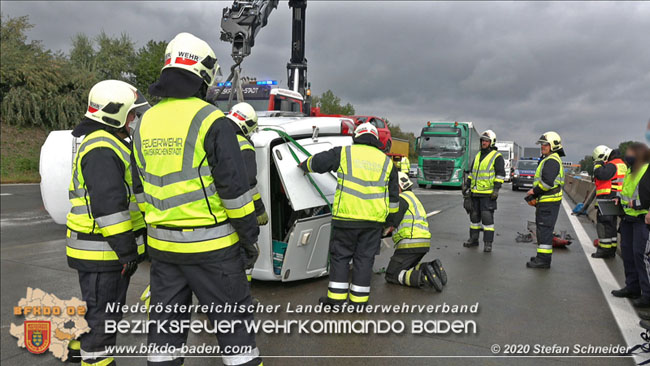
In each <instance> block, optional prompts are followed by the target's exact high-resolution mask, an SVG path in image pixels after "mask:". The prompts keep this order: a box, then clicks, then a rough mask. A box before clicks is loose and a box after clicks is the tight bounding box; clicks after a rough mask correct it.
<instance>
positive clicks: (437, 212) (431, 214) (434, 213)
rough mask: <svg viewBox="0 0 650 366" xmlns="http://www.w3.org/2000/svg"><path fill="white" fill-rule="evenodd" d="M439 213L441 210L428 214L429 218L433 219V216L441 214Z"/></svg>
mask: <svg viewBox="0 0 650 366" xmlns="http://www.w3.org/2000/svg"><path fill="white" fill-rule="evenodd" d="M439 213H440V210H435V211H433V212H429V213H428V214H427V217H431V216H433V215H437V214H439Z"/></svg>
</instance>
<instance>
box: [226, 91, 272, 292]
mask: <svg viewBox="0 0 650 366" xmlns="http://www.w3.org/2000/svg"><path fill="white" fill-rule="evenodd" d="M226 118H228V119H229V120H231V121H232V123H233V129H234V130H235V133H236V134H237V142H239V149H240V150H241V155H242V158H244V163H245V164H246V173H247V176H248V184H249V186H250V192H251V196H252V197H253V204H254V205H255V215H256V216H257V224H258V225H266V224H268V222H269V215H268V214H267V213H266V208H265V207H264V202H262V196H261V195H260V192H259V191H258V189H257V161H256V160H255V147H254V146H253V143H252V142H251V140H250V136H251V134H252V133H253V132H255V130H257V113H255V109H254V108H253V106H251V105H250V104H248V103H237V104H235V105H234V106H233V107H232V108H231V109H230V112H228V114H227V115H226ZM252 273H253V268H249V269H248V270H246V277H247V278H248V282H251V280H252Z"/></svg>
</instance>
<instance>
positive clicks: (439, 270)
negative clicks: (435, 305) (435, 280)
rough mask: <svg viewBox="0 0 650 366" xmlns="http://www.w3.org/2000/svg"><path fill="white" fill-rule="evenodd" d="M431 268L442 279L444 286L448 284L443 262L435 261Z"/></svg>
mask: <svg viewBox="0 0 650 366" xmlns="http://www.w3.org/2000/svg"><path fill="white" fill-rule="evenodd" d="M429 264H431V267H433V270H434V271H435V272H436V274H437V275H438V277H440V282H442V285H443V286H444V285H446V284H447V271H445V267H443V266H442V262H441V261H440V259H435V260H433V262H430V263H429Z"/></svg>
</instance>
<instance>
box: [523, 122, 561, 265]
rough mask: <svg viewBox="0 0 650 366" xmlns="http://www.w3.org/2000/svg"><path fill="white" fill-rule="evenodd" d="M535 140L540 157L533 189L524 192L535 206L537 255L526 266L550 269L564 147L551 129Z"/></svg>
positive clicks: (559, 197)
mask: <svg viewBox="0 0 650 366" xmlns="http://www.w3.org/2000/svg"><path fill="white" fill-rule="evenodd" d="M537 143H538V144H540V145H541V148H540V149H541V152H542V158H541V161H540V162H539V165H538V166H537V171H536V172H535V180H534V181H533V188H532V189H530V190H529V191H528V192H527V195H526V201H527V202H528V203H529V204H530V205H532V206H535V225H536V227H537V255H536V256H535V257H531V258H530V261H529V262H527V263H526V267H528V268H551V256H552V254H553V230H554V229H555V222H556V221H557V216H558V213H559V211H560V204H561V202H562V187H563V186H564V167H563V166H562V159H561V158H560V157H561V156H564V148H563V147H562V139H561V138H560V135H559V134H557V133H556V132H553V131H549V132H546V133H545V134H543V135H542V136H541V137H540V138H539V140H538V141H537Z"/></svg>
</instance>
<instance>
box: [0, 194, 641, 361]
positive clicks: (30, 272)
mask: <svg viewBox="0 0 650 366" xmlns="http://www.w3.org/2000/svg"><path fill="white" fill-rule="evenodd" d="M442 192H444V193H440V194H439V193H437V192H436V190H430V191H423V192H419V191H418V190H416V194H418V195H419V196H420V197H421V199H422V201H423V203H424V205H425V207H426V208H427V211H429V212H430V211H431V210H435V209H438V208H441V207H448V206H450V205H455V204H456V203H455V202H458V201H460V200H461V198H460V193H459V192H458V191H456V192H455V193H454V192H453V191H451V192H452V193H448V191H442ZM521 196H522V195H521V194H520V195H518V196H512V202H511V203H515V202H518V200H519V199H520V198H521ZM508 201H509V199H508V194H507V193H505V192H504V194H503V197H502V198H500V201H499V202H500V210H499V211H497V213H498V214H499V213H501V212H503V211H505V210H506V209H507V206H508V205H509V204H510V203H508ZM522 208H523V209H528V207H527V206H525V207H522ZM522 208H518V209H517V208H516V205H515V209H512V210H513V212H514V214H516V216H517V217H523V216H524V212H527V211H522ZM520 221H522V222H520V223H518V224H516V225H514V224H513V227H511V228H508V227H504V229H503V230H504V232H503V233H501V228H500V226H501V225H504V226H506V221H505V220H501V219H499V218H497V230H498V234H499V235H498V236H497V238H499V240H497V241H496V242H495V252H494V253H492V254H490V255H486V254H483V253H482V252H480V251H476V250H468V249H465V248H462V246H461V243H462V241H463V240H464V239H465V238H466V235H467V222H468V220H467V215H466V214H465V213H464V211H463V210H462V208H460V209H459V208H458V207H455V208H453V209H450V210H443V211H442V212H441V213H439V214H438V215H436V216H433V217H432V218H431V220H430V224H431V230H432V233H433V236H434V239H433V240H432V241H433V245H432V253H430V254H429V255H428V256H427V259H432V258H433V257H434V256H435V257H440V258H441V259H442V261H443V264H444V265H445V267H446V268H447V271H448V273H449V276H450V282H449V284H448V285H447V287H446V288H445V291H444V292H442V293H440V294H438V293H435V292H433V291H421V290H417V289H411V288H405V287H402V286H396V285H390V284H387V283H386V282H385V280H384V279H383V276H382V275H373V278H372V293H371V300H370V302H371V303H373V304H401V303H402V302H406V303H407V304H441V303H443V302H447V303H448V304H454V303H457V304H463V303H472V302H476V301H479V300H480V304H481V311H480V313H479V314H478V315H473V316H468V317H466V319H475V320H476V321H477V323H478V326H479V333H478V334H477V335H466V336H458V335H446V336H442V335H440V336H417V335H408V334H407V335H392V334H391V335H313V334H310V335H305V334H297V333H292V334H289V335H286V334H280V335H269V334H260V335H258V336H257V342H258V346H259V347H260V349H261V351H262V353H263V354H266V355H295V356H301V355H302V356H319V355H321V356H328V355H373V356H377V355H381V356H391V355H392V356H394V355H416V356H417V355H475V356H489V355H490V351H489V347H490V345H492V344H495V343H496V342H497V341H499V342H514V341H517V342H518V343H523V341H525V340H528V341H534V342H535V343H546V342H543V341H544V340H549V342H550V341H553V343H558V344H561V343H560V341H561V340H563V339H564V338H567V337H569V336H568V335H566V334H565V335H564V338H562V337H560V338H559V339H557V337H556V336H555V332H550V331H549V330H548V329H546V328H543V329H534V330H533V331H530V332H529V333H528V338H525V337H523V336H522V333H525V332H527V330H526V328H527V327H529V326H530V324H529V322H528V323H527V322H523V323H522V321H521V319H520V318H522V317H524V318H527V317H529V316H530V315H531V313H532V314H537V313H539V311H538V310H539V309H537V306H538V304H537V302H535V301H529V302H528V303H526V301H527V298H528V297H529V296H530V295H529V292H530V287H531V286H526V285H520V286H518V287H515V288H514V290H515V291H517V292H520V294H519V297H522V299H518V298H517V302H516V303H513V301H507V300H506V299H504V298H505V297H507V296H512V295H511V294H506V295H503V294H500V293H499V291H501V292H503V289H501V288H512V287H513V286H512V283H511V282H513V281H514V282H517V281H520V279H519V278H520V277H522V275H523V277H524V278H526V277H533V276H538V277H541V276H546V277H549V275H548V274H550V276H553V275H554V273H555V271H554V270H556V269H557V268H556V267H557V266H558V265H557V263H559V260H558V259H557V256H556V258H554V267H553V269H552V270H551V272H547V273H548V274H547V275H544V274H543V273H541V272H535V271H530V270H527V269H525V268H524V266H523V264H524V262H523V261H525V260H527V257H528V256H530V255H533V254H531V253H533V252H534V245H532V244H528V246H524V247H523V248H525V249H526V250H525V251H523V253H522V254H520V255H518V256H517V258H516V261H512V260H510V261H507V259H508V258H502V257H505V256H506V255H507V254H508V252H507V251H506V250H505V244H501V241H502V240H501V237H503V236H505V235H506V231H510V232H511V234H514V232H515V230H517V231H522V230H523V229H522V227H525V226H523V225H525V222H523V220H520ZM520 226H522V227H520ZM31 229H32V230H38V228H31ZM513 238H514V237H513ZM512 242H514V239H512ZM64 243H65V242H64V241H63V240H58V241H52V242H43V243H35V244H33V245H28V246H24V247H21V248H7V249H4V248H3V250H2V289H3V290H2V308H3V310H2V314H3V322H2V327H3V329H8V322H10V321H14V322H17V321H18V318H13V317H11V316H9V319H7V315H8V314H11V312H10V311H11V306H13V305H15V303H17V301H18V300H19V299H20V298H21V297H23V296H24V292H25V289H26V287H27V286H32V287H39V288H41V289H43V290H44V291H47V292H54V293H56V294H57V296H59V297H60V298H69V297H72V296H76V297H80V292H79V288H78V279H77V275H76V272H75V271H73V270H71V269H69V268H68V267H67V263H66V260H65V244H64ZM519 245H522V244H519ZM502 247H503V248H502ZM36 253H37V254H36ZM391 253H392V250H390V249H386V248H383V249H382V253H381V255H380V256H379V257H377V261H376V265H375V267H376V269H378V268H381V266H385V265H386V264H387V262H388V258H389V257H390V254H391ZM580 254H581V253H580ZM581 255H582V254H581ZM522 259H523V261H522ZM493 262H494V263H493ZM501 262H516V263H515V264H511V263H508V264H507V265H500V267H505V268H506V270H504V271H501V270H499V269H498V268H494V267H495V266H497V267H498V265H499V263H501ZM495 263H496V264H495ZM488 265H489V267H490V268H484V267H487V266H488ZM508 266H510V267H511V268H508ZM517 266H519V270H517V271H513V269H515V268H516V267H517ZM148 268H149V265H148V263H144V264H142V265H141V266H140V269H139V270H138V272H137V273H136V275H135V277H134V279H133V281H132V284H131V286H130V288H129V293H128V297H127V303H128V304H134V303H137V302H138V297H139V296H140V293H141V292H142V290H143V289H144V288H145V287H146V285H147V283H148ZM587 270H588V268H587ZM526 271H530V272H526ZM581 276H586V277H588V276H591V273H589V272H586V273H582V274H581ZM477 279H478V280H477ZM529 282H530V280H527V282H526V283H529ZM486 286H487V290H486V289H484V288H483V287H486ZM326 288H327V278H321V279H314V280H307V281H298V282H290V283H278V282H260V281H254V282H253V295H254V296H255V297H257V298H258V299H259V300H260V301H261V302H262V303H263V304H279V305H282V306H283V307H284V306H286V304H287V302H291V303H293V304H316V303H317V301H318V298H319V297H320V296H323V295H324V294H325V293H326ZM495 288H496V291H495ZM7 289H9V290H10V292H7ZM552 290H554V291H557V290H555V289H552ZM552 296H555V297H558V295H557V294H554V295H552ZM499 297H503V298H499ZM477 299H479V300H477ZM519 302H522V303H521V304H519ZM564 305H565V304H562V303H561V302H560V303H557V302H550V304H549V309H547V310H546V311H542V312H541V313H540V314H544V313H545V312H547V311H549V310H550V311H554V312H559V313H562V312H566V313H572V312H571V311H568V310H567V309H566V307H565V306H564ZM602 305H603V304H599V303H598V302H593V301H590V302H589V304H587V305H586V306H587V307H585V309H587V311H585V312H593V311H596V315H598V311H599V310H600V311H602V310H606V305H605V306H602ZM592 306H595V307H596V309H592V308H591V307H592ZM542 310H543V309H542ZM508 313H514V314H515V316H512V317H507V316H505V314H508ZM601 315H602V314H601ZM605 315H607V314H605ZM256 317H257V318H258V319H280V320H285V319H286V320H295V319H304V318H310V319H350V320H355V319H364V320H378V319H386V320H398V319H399V320H402V321H404V322H405V323H406V324H409V323H410V321H411V320H413V319H422V320H436V319H451V318H459V317H458V316H456V317H450V316H434V315H423V314H388V315H386V314H344V315H322V314H310V315H295V314H287V313H284V312H281V313H276V314H258V315H257V316H256ZM610 317H611V316H610ZM127 318H129V319H146V316H145V315H143V314H135V315H134V314H129V315H128V316H127ZM194 318H199V319H201V318H203V316H201V315H195V316H194ZM460 318H461V319H463V318H462V317H460ZM527 319H529V318H527ZM534 319H535V318H534ZM568 320H572V319H566V317H565V318H562V319H561V324H562V325H564V326H560V327H559V328H560V329H559V330H560V331H564V332H566V331H565V330H564V328H568V327H571V326H572V322H571V321H568ZM581 322H582V323H584V324H586V323H585V322H584V321H582V320H581ZM553 323H555V319H554V321H553ZM615 327H616V326H615V324H614V325H612V324H611V322H610V323H607V322H605V323H604V324H602V322H601V325H599V326H595V327H589V328H590V330H591V331H592V332H594V333H597V334H596V335H601V336H602V335H603V333H604V334H605V335H607V333H610V335H611V334H612V333H613V334H617V333H618V332H617V331H616V328H615ZM556 328H557V325H556ZM601 328H606V329H601ZM555 331H558V329H555ZM495 332H497V333H499V334H497V335H496V336H494V335H493V334H492V333H495ZM578 333H580V334H579V336H580V335H582V336H584V334H583V333H582V331H579V332H578ZM587 334H588V333H587ZM2 338H3V339H2V349H3V352H2V356H1V359H2V361H3V364H16V365H19V364H54V363H47V362H45V363H42V362H41V361H40V360H44V359H45V358H35V357H36V356H34V355H31V354H29V353H28V352H25V351H24V350H23V349H19V348H18V347H16V340H15V339H13V337H2ZM613 338H615V337H613ZM145 342H146V336H145V335H120V336H119V337H118V344H125V345H127V344H143V343H145ZM189 343H190V344H199V343H207V344H214V343H215V339H214V336H213V335H210V334H200V335H190V338H189ZM612 343H614V344H616V343H615V342H614V341H612ZM5 351H7V352H5ZM436 360H437V359H412V358H410V359H408V361H407V362H408V363H409V364H431V363H432V362H436ZM119 361H120V364H123V365H139V364H142V363H143V362H144V360H143V359H137V358H132V359H120V360H119ZM569 361H571V362H572V363H574V364H587V362H586V361H585V360H582V359H578V360H576V359H569ZM583 361H584V362H583ZM594 361H595V362H594ZM602 361H603V360H600V359H598V360H594V359H590V360H589V364H597V365H598V364H607V365H612V364H614V365H616V364H629V362H624V361H625V360H618V359H616V360H612V359H605V360H604V361H605V362H602ZM43 362H44V361H43ZM57 362H58V361H57ZM334 362H336V363H340V364H345V365H348V364H350V365H352V364H359V363H362V362H363V363H367V362H368V360H367V359H365V360H364V359H357V358H345V359H331V358H323V359H309V363H310V364H332V363H334ZM372 362H373V363H377V364H380V365H383V364H394V363H396V362H399V360H396V359H394V358H386V359H372ZM440 362H444V364H458V365H466V364H497V362H498V364H513V365H515V364H516V365H521V364H524V365H526V364H531V365H539V364H556V363H559V362H564V363H566V360H562V359H538V358H534V359H520V358H517V359H512V360H510V359H490V358H487V359H486V358H481V359H478V360H471V359H444V360H440ZM266 363H267V364H270V365H273V364H276V365H277V364H282V365H286V364H291V365H292V364H296V365H297V364H299V363H300V364H304V363H305V359H293V358H291V359H286V358H279V359H278V358H268V359H267V360H266ZM186 364H187V365H199V364H201V365H219V364H221V361H220V360H219V359H218V358H210V359H188V360H187V362H186Z"/></svg>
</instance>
